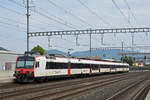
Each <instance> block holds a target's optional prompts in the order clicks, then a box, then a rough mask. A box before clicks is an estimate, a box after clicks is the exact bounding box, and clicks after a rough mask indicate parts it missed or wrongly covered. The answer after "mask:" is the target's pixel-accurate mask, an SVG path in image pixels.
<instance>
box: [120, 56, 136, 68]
mask: <svg viewBox="0 0 150 100" xmlns="http://www.w3.org/2000/svg"><path fill="white" fill-rule="evenodd" d="M121 61H123V62H126V63H128V64H129V65H130V66H132V65H133V63H134V61H133V59H132V57H127V56H124V57H121Z"/></svg>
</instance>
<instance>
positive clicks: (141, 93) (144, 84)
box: [107, 78, 150, 100]
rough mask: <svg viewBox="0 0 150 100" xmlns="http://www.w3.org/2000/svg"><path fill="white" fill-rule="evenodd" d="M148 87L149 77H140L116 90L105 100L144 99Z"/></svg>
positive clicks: (149, 86) (149, 87)
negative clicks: (136, 80)
mask: <svg viewBox="0 0 150 100" xmlns="http://www.w3.org/2000/svg"><path fill="white" fill-rule="evenodd" d="M149 89H150V78H146V79H142V80H140V81H138V82H135V83H134V84H131V85H129V86H128V87H126V88H124V89H123V90H121V91H119V92H117V93H116V94H114V95H113V96H111V97H110V98H108V99H107V100H144V99H145V97H146V95H147V93H148V91H149Z"/></svg>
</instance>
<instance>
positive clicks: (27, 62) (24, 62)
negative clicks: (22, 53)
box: [16, 56, 34, 68]
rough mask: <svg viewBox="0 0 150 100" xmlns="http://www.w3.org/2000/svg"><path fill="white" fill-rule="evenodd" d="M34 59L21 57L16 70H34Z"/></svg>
mask: <svg viewBox="0 0 150 100" xmlns="http://www.w3.org/2000/svg"><path fill="white" fill-rule="evenodd" d="M33 67H34V57H28V56H27V57H19V58H18V60H17V66H16V68H33Z"/></svg>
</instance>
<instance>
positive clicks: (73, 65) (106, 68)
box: [14, 55, 129, 82]
mask: <svg viewBox="0 0 150 100" xmlns="http://www.w3.org/2000/svg"><path fill="white" fill-rule="evenodd" d="M128 71H129V64H127V63H121V62H114V61H103V60H90V59H79V58H68V57H59V56H41V55H24V56H19V57H18V58H17V60H16V67H15V73H14V76H15V77H16V79H15V80H16V81H17V82H32V81H35V80H37V81H38V80H43V79H47V78H51V77H56V76H57V77H61V76H68V77H70V76H73V75H85V74H88V75H92V74H101V73H110V72H111V73H112V72H113V73H114V72H128Z"/></svg>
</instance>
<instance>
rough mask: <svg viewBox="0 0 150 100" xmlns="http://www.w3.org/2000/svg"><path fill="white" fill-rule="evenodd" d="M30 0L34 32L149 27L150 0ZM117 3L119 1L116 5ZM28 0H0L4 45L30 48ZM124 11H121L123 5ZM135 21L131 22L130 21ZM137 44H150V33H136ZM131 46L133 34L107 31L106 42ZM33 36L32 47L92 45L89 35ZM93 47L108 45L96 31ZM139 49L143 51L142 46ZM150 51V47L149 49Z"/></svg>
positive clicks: (0, 44)
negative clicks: (26, 6)
mask: <svg viewBox="0 0 150 100" xmlns="http://www.w3.org/2000/svg"><path fill="white" fill-rule="evenodd" d="M114 2H115V3H113V2H112V0H30V14H31V15H30V32H36V31H43V32H45V31H57V30H73V29H89V28H92V29H97V28H99V29H101V28H124V27H149V25H150V21H149V19H150V13H149V11H150V0H114ZM115 4H116V5H115ZM25 5H26V0H0V12H1V13H0V47H4V48H6V49H8V50H12V51H17V52H24V51H25V50H26V15H25V14H26V8H25ZM117 7H118V8H119V9H120V11H119V9H118V8H117ZM129 23H131V25H130V24H129ZM134 37H135V38H134V43H135V44H136V45H149V41H150V38H149V37H150V34H149V33H147V34H146V33H141V34H137V33H135V34H134ZM121 41H124V46H131V45H132V40H131V34H130V33H129V34H111V35H110V34H109V35H104V43H105V44H108V45H105V46H121ZM78 43H79V45H80V46H77V45H76V36H62V37H61V36H52V37H51V39H50V45H51V46H52V47H51V48H48V37H34V38H30V49H31V48H33V47H34V46H36V45H41V46H42V47H43V48H44V49H46V50H48V49H57V50H61V51H65V52H67V50H68V49H69V48H72V49H74V51H83V50H88V49H89V35H79V36H78ZM92 47H93V48H98V47H104V45H102V44H101V35H92ZM139 51H143V50H142V49H141V50H139ZM145 51H148V50H145Z"/></svg>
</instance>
